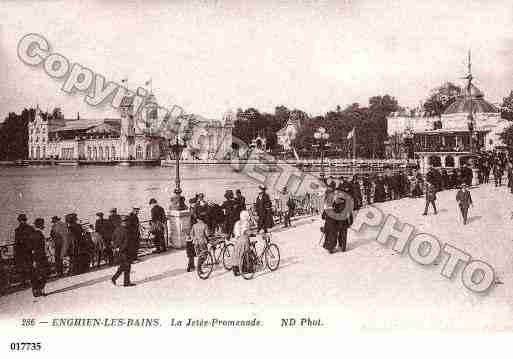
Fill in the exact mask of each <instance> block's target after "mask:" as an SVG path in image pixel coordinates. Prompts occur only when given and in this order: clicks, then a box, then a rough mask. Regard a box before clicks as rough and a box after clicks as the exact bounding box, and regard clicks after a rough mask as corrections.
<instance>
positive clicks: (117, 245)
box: [14, 153, 513, 296]
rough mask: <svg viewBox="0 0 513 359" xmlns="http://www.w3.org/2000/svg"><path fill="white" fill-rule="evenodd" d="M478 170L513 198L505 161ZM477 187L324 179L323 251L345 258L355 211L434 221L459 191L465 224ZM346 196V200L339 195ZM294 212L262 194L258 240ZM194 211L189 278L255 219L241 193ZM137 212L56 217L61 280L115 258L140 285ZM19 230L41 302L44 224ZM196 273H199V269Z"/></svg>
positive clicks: (416, 178)
mask: <svg viewBox="0 0 513 359" xmlns="http://www.w3.org/2000/svg"><path fill="white" fill-rule="evenodd" d="M477 167H478V168H479V182H480V183H488V182H489V177H490V174H492V175H493V177H494V180H495V185H496V186H500V185H501V184H502V177H503V176H504V173H507V178H508V187H509V188H510V190H511V192H512V193H513V165H512V163H511V161H510V160H509V158H508V157H507V156H506V155H504V154H500V153H487V154H483V156H481V158H480V160H479V161H478V163H477ZM472 180H473V171H472V169H471V168H470V166H468V165H466V164H464V165H462V166H461V167H460V168H457V169H454V170H453V171H452V172H451V173H448V172H447V170H445V169H441V170H438V169H436V168H433V167H431V168H429V170H428V171H427V173H426V174H425V175H422V174H421V173H419V172H417V171H414V170H408V171H398V172H395V173H392V172H385V173H377V174H369V175H363V176H356V175H355V176H353V177H352V178H351V179H349V178H346V177H340V178H334V177H328V178H325V179H324V182H325V184H326V191H325V193H324V204H323V208H322V210H323V212H322V218H323V219H324V220H325V223H324V226H323V231H324V234H325V242H324V248H326V249H327V250H328V251H329V252H330V253H333V252H334V251H335V248H336V246H337V244H338V246H339V247H340V249H341V250H342V251H345V250H346V242H347V230H348V228H349V227H350V226H351V225H352V223H353V214H352V210H353V209H354V210H358V209H359V208H361V207H362V206H365V205H369V204H372V203H379V202H384V201H388V200H396V199H400V198H403V197H413V198H417V197H421V196H425V199H426V206H425V210H424V213H423V214H424V215H426V214H427V212H428V209H429V207H430V206H431V207H432V208H433V210H434V212H435V214H436V213H437V208H436V193H437V192H439V191H442V190H446V189H454V188H457V189H460V190H459V191H458V194H457V196H456V199H457V201H458V205H459V207H460V210H461V213H462V216H463V218H464V223H466V222H467V213H468V207H469V206H471V205H472V198H471V196H470V193H469V191H468V188H469V187H470V186H471V185H472V182H473V181H472ZM342 193H343V194H344V195H341V194H342ZM348 196H349V197H348ZM348 198H351V200H352V208H351V210H349V211H348V210H347V206H348V203H347V199H348ZM273 200H274V202H273ZM149 206H150V213H151V220H150V221H149V234H150V237H151V239H152V241H153V245H154V247H155V252H157V253H162V252H165V251H166V250H167V244H166V231H167V224H166V223H167V216H166V213H165V211H164V209H163V208H162V207H161V206H160V205H158V203H157V201H156V200H155V199H154V198H152V199H151V200H150V201H149ZM295 207H296V203H295V201H294V199H293V196H292V195H291V194H290V193H289V192H288V190H287V188H283V189H282V190H281V191H280V192H279V193H278V195H277V197H275V198H273V199H271V196H270V195H269V194H268V193H267V188H266V187H265V186H260V187H259V193H258V195H257V197H256V200H255V205H254V210H255V214H256V218H254V219H255V220H256V222H257V223H256V227H257V228H256V230H257V233H259V232H261V231H263V232H264V233H267V232H268V230H269V229H270V228H272V227H273V226H274V225H275V223H274V222H275V220H274V218H275V214H276V211H280V213H281V214H282V219H283V225H284V227H288V226H290V225H291V218H292V217H293V216H294V212H295ZM189 209H190V211H191V215H192V216H191V221H192V230H191V235H190V236H189V238H188V239H187V241H186V255H187V257H188V263H187V271H192V270H195V268H196V266H195V263H194V258H195V257H196V256H197V255H198V251H202V250H204V249H205V246H206V243H207V241H208V238H210V237H211V235H212V234H213V233H216V232H218V231H221V232H222V233H223V234H224V236H225V238H228V239H231V238H235V243H236V253H239V254H240V253H242V252H241V251H243V250H244V248H246V246H247V243H248V241H247V238H246V237H247V236H248V228H249V227H248V226H249V223H250V219H251V217H252V216H251V214H250V211H248V208H247V206H246V198H245V197H244V196H243V194H242V192H241V190H240V189H237V190H236V191H235V193H234V192H233V190H226V192H225V194H224V201H223V202H222V204H217V203H215V202H212V201H207V200H206V199H205V195H204V194H203V193H198V194H196V195H195V196H194V197H193V198H191V199H190V200H189ZM139 210H140V209H139V208H137V207H134V208H133V209H132V211H131V212H130V213H129V214H128V215H124V216H122V215H119V214H118V213H117V210H116V208H113V209H112V210H111V211H110V213H109V216H108V217H105V216H104V214H103V213H102V212H98V213H97V214H96V217H97V219H96V222H95V224H94V225H89V224H88V225H84V224H81V223H80V221H79V219H78V216H77V214H75V213H71V214H67V215H65V216H64V221H63V220H61V218H60V217H58V216H53V217H52V218H51V221H50V222H51V228H50V240H51V243H52V247H53V254H54V265H55V272H56V274H57V275H58V276H63V275H65V272H64V267H65V266H64V264H63V262H64V260H65V259H66V260H67V261H68V263H67V264H68V265H67V268H69V271H68V274H80V273H84V272H87V271H88V270H90V268H91V266H92V265H94V264H95V263H96V264H97V265H99V264H100V263H101V262H102V261H103V262H105V263H106V264H108V265H114V264H115V258H117V261H116V263H117V264H119V268H118V271H117V272H116V273H115V275H114V276H113V277H112V282H113V283H114V284H116V281H117V279H118V277H119V276H120V275H122V274H123V275H124V281H123V284H124V285H125V286H132V285H134V284H133V283H132V282H131V281H130V266H131V264H132V263H133V262H134V261H136V260H137V256H138V252H139V247H140V243H141V234H140V233H141V231H140V220H139ZM18 222H19V225H18V227H17V228H16V229H15V243H14V262H15V266H16V270H17V273H19V275H20V282H21V283H22V285H25V284H27V283H31V285H32V290H33V294H34V296H41V295H44V287H45V283H46V280H47V278H48V273H49V269H50V263H49V261H48V259H47V255H46V240H45V236H44V234H43V231H44V229H45V220H44V219H43V218H36V219H35V220H34V222H33V225H30V224H29V223H28V218H27V216H26V215H25V214H20V215H19V216H18ZM237 243H238V244H237ZM236 258H237V256H236ZM234 263H235V262H234ZM198 265H199V266H200V267H201V263H198ZM239 270H240V268H239V266H238V265H237V263H235V264H234V274H235V275H238V274H239Z"/></svg>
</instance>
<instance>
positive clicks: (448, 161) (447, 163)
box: [445, 156, 454, 167]
mask: <svg viewBox="0 0 513 359" xmlns="http://www.w3.org/2000/svg"><path fill="white" fill-rule="evenodd" d="M445 167H454V157H452V156H447V157H445Z"/></svg>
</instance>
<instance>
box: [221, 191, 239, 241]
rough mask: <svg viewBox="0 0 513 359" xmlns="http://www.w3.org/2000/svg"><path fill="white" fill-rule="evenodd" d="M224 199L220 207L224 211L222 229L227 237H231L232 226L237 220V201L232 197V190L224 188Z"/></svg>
mask: <svg viewBox="0 0 513 359" xmlns="http://www.w3.org/2000/svg"><path fill="white" fill-rule="evenodd" d="M224 198H225V201H224V202H223V204H222V206H221V208H222V209H223V212H224V231H225V233H226V235H227V238H231V237H232V235H233V226H234V225H235V222H237V220H238V218H237V217H236V216H237V202H236V201H235V199H234V195H233V191H232V190H231V189H229V190H226V192H225V193H224Z"/></svg>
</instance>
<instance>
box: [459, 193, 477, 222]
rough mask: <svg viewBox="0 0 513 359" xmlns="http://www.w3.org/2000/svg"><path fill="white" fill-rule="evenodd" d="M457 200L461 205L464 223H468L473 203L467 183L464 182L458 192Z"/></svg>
mask: <svg viewBox="0 0 513 359" xmlns="http://www.w3.org/2000/svg"><path fill="white" fill-rule="evenodd" d="M456 202H458V206H459V207H460V211H461V216H462V217H463V224H467V216H468V208H469V207H470V206H473V204H472V196H471V195H470V191H469V190H468V188H467V185H466V184H462V185H461V189H460V190H459V191H458V193H456Z"/></svg>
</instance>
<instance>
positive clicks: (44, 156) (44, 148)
mask: <svg viewBox="0 0 513 359" xmlns="http://www.w3.org/2000/svg"><path fill="white" fill-rule="evenodd" d="M45 158H46V147H45V146H43V159H45Z"/></svg>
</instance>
